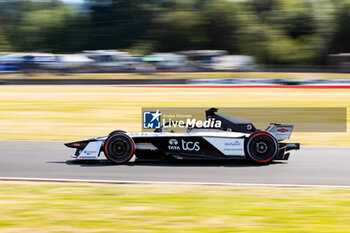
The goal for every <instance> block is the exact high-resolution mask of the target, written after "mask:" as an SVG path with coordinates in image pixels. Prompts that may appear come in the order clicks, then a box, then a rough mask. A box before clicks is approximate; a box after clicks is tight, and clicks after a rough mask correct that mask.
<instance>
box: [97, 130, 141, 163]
mask: <svg viewBox="0 0 350 233" xmlns="http://www.w3.org/2000/svg"><path fill="white" fill-rule="evenodd" d="M134 152H135V143H134V141H133V140H132V138H130V137H129V136H128V135H126V134H123V133H119V134H117V133H116V134H113V135H111V136H109V137H108V138H107V140H106V141H105V144H104V153H105V156H106V158H107V159H108V160H109V161H110V162H111V163H113V164H123V163H126V162H128V161H129V160H130V159H131V158H132V156H133V155H134Z"/></svg>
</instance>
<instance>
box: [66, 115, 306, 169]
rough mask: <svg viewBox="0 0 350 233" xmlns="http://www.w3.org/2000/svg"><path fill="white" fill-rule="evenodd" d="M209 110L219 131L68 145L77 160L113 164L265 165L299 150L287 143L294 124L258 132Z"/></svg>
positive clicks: (122, 135) (118, 136)
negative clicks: (227, 162) (103, 158)
mask: <svg viewBox="0 0 350 233" xmlns="http://www.w3.org/2000/svg"><path fill="white" fill-rule="evenodd" d="M217 111H218V109H216V108H211V109H208V110H207V111H206V112H205V113H206V120H214V121H221V124H220V125H221V126H220V128H214V127H212V128H188V129H187V133H175V132H165V127H166V125H165V126H163V127H161V128H160V129H156V130H155V131H154V132H142V133H127V132H125V131H122V130H116V131H113V132H112V133H110V134H109V135H107V136H103V137H96V138H91V139H87V140H82V141H76V142H69V143H66V144H65V145H66V146H68V147H71V148H75V149H76V152H75V154H74V155H72V157H73V158H76V159H77V160H96V159H98V157H99V155H100V152H101V151H103V152H104V154H105V156H106V158H107V159H108V160H109V161H110V162H111V163H114V164H123V163H126V162H128V161H129V160H130V159H131V158H132V157H133V156H134V155H135V156H136V159H172V160H174V159H175V160H195V159H199V160H213V159H215V160H217V159H224V160H227V159H235V158H242V157H243V158H247V159H248V160H250V161H252V162H255V163H260V164H266V163H270V162H271V161H273V160H288V158H289V153H288V152H287V151H290V150H298V149H299V148H300V144H299V143H284V142H282V141H283V140H286V139H289V137H290V135H291V132H292V130H293V124H276V123H271V124H270V125H269V127H268V128H267V129H266V130H259V129H256V128H255V127H254V125H253V124H252V123H251V122H250V121H247V120H244V119H240V118H236V117H232V116H228V115H224V114H218V113H217Z"/></svg>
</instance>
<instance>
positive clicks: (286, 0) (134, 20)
mask: <svg viewBox="0 0 350 233" xmlns="http://www.w3.org/2000/svg"><path fill="white" fill-rule="evenodd" d="M0 22H1V23H0V51H42V52H75V51H81V50H88V49H89V50H92V49H125V50H128V51H130V52H133V53H141V54H148V53H151V52H154V51H156V52H165V51H180V50H193V49H223V50H228V51H229V52H230V53H232V54H245V55H252V56H255V57H256V58H257V59H258V61H259V62H260V63H266V64H322V63H324V62H325V61H326V56H327V54H329V53H339V52H350V1H349V0H246V1H237V0H236V1H235V0H231V1H229V0H85V3H84V4H83V6H80V7H74V6H70V5H65V4H63V3H62V2H60V1H58V0H40V1H29V0H0Z"/></svg>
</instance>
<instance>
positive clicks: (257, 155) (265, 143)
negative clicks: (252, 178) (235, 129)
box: [246, 132, 278, 164]
mask: <svg viewBox="0 0 350 233" xmlns="http://www.w3.org/2000/svg"><path fill="white" fill-rule="evenodd" d="M277 152H278V141H277V140H276V139H275V138H274V137H273V136H272V135H271V134H269V133H267V132H257V133H254V134H252V135H250V137H249V138H248V140H247V143H246V157H247V158H248V159H249V160H251V161H253V162H255V163H260V164H267V163H270V162H271V161H272V160H273V158H274V157H275V156H276V154H277Z"/></svg>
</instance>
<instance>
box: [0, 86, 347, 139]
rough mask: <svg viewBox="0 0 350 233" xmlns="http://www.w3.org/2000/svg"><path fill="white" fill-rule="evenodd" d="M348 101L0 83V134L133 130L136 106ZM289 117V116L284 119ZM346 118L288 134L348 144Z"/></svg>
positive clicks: (337, 94)
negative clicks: (325, 128) (331, 128)
mask: <svg viewBox="0 0 350 233" xmlns="http://www.w3.org/2000/svg"><path fill="white" fill-rule="evenodd" d="M349 106H350V90H349V89H337V90H329V89H315V90H310V89H254V88H238V89H237V88H235V89H226V88H224V89H220V88H200V89H198V88H194V89H192V88H185V89H178V88H174V89H172V88H165V89H164V88H142V87H136V88H132V87H128V88H126V87H124V88H122V87H112V86H0V129H1V130H0V140H4V139H7V140H65V141H70V140H80V139H83V138H89V137H95V136H99V135H107V134H108V133H109V132H111V131H112V130H115V129H123V130H127V131H128V132H137V131H140V130H141V108H142V107H218V108H220V107H349ZM348 111H349V110H348ZM348 115H349V114H348ZM315 117H318V116H315ZM321 117H322V116H321ZM289 120H292V116H291V119H284V123H288V121H289ZM347 122H348V132H345V133H298V132H295V133H293V134H292V138H291V140H292V141H296V142H301V143H302V145H339V146H350V132H349V122H350V119H349V118H348V119H347Z"/></svg>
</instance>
